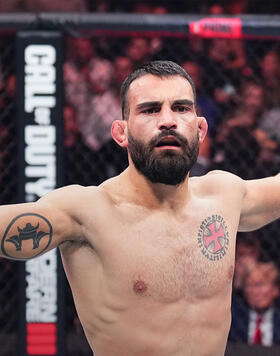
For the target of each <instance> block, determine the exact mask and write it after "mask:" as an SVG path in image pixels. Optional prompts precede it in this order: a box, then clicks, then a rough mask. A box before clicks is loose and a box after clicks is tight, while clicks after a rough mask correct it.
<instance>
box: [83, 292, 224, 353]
mask: <svg viewBox="0 0 280 356" xmlns="http://www.w3.org/2000/svg"><path fill="white" fill-rule="evenodd" d="M105 299H106V298H105ZM144 299H145V300H141V298H140V300H137V301H135V300H134V302H132V301H131V300H130V301H127V303H125V302H124V301H122V302H121V303H120V304H119V306H118V307H117V308H116V307H114V308H112V309H111V310H109V309H108V306H107V307H106V306H105V305H104V304H103V305H100V306H99V307H98V306H97V305H96V303H94V304H95V307H94V309H95V310H94V311H90V310H88V309H87V308H86V310H87V313H86V314H85V315H83V313H79V314H80V319H81V322H82V324H83V326H84V329H85V332H86V335H87V338H88V341H89V343H90V345H91V347H92V349H93V351H94V355H95V356H111V355H114V356H136V355H137V356H142V355H143V356H223V355H224V350H225V346H226V340H227V334H228V330H229V326H230V311H229V302H228V303H225V301H224V300H222V298H219V297H216V298H213V299H212V300H201V301H199V300H198V301H193V302H190V301H186V300H179V301H176V302H173V303H167V304H166V303H164V304H161V303H159V302H158V301H157V302H153V300H151V299H150V298H149V297H147V298H146V297H144ZM76 301H77V300H76ZM78 304H79V302H78ZM101 304H102V303H101ZM114 304H115V303H114ZM227 304H228V305H227ZM82 305H84V302H83V303H82ZM78 311H79V308H78ZM94 314H95V317H93V315H94ZM89 315H90V316H91V318H90V319H88V316H89ZM92 317H93V318H92ZM92 320H95V322H92Z"/></svg>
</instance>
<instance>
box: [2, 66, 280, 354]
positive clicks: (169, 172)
mask: <svg viewBox="0 0 280 356" xmlns="http://www.w3.org/2000/svg"><path fill="white" fill-rule="evenodd" d="M122 100H123V120H117V121H115V122H114V123H113V125H112V137H113V138H114V140H115V141H116V142H117V143H118V144H119V145H120V146H121V147H124V148H127V150H128V157H129V167H128V168H127V169H126V170H125V171H124V172H123V173H122V174H120V175H119V176H117V177H114V178H112V179H110V180H108V181H106V182H104V183H103V184H102V185H101V186H99V187H81V186H68V187H64V188H61V189H57V190H55V191H53V192H51V193H49V194H47V195H45V196H44V197H43V198H41V199H40V200H39V201H38V202H36V203H26V204H19V205H9V206H2V207H1V210H0V221H1V227H0V230H1V236H2V242H1V254H2V256H3V257H7V258H14V259H28V258H32V257H34V256H36V255H38V254H41V253H44V252H45V251H48V250H50V249H52V248H55V247H56V246H59V249H60V251H61V255H62V260H63V264H64V268H65V271H66V274H67V277H68V280H69V282H70V285H71V288H72V292H73V296H74V300H75V304H76V307H77V311H78V315H79V318H80V320H81V323H82V325H83V327H84V330H85V334H86V336H87V339H88V341H89V343H90V345H91V347H92V349H93V350H94V353H95V355H96V356H222V355H224V350H225V346H226V341H227V335H228V331H229V327H230V322H231V316H230V303H231V285H232V276H233V270H234V254H235V236H236V232H237V231H238V230H239V231H248V230H253V229H257V228H259V227H261V226H263V225H265V224H268V223H269V222H271V221H273V220H275V219H277V218H279V216H280V175H277V176H275V177H271V178H266V179H261V180H254V181H243V180H242V179H240V178H238V177H236V176H234V175H232V174H230V173H225V172H212V173H209V174H207V175H205V176H203V177H198V178H191V179H190V178H189V170H190V168H191V166H192V165H193V164H194V162H195V161H196V158H197V154H198V147H199V145H200V144H201V143H202V142H203V139H204V138H205V135H206V132H207V122H206V120H205V118H203V117H198V116H197V114H196V110H195V90H194V86H193V83H192V80H191V79H190V77H189V76H188V75H187V74H186V72H185V71H184V70H183V69H182V68H181V67H180V66H178V65H176V64H175V63H172V62H168V61H160V62H152V63H150V64H149V65H146V66H143V67H142V68H141V69H138V70H136V71H135V72H134V73H133V74H132V75H130V76H129V77H128V78H127V79H126V81H125V83H124V85H123V87H122ZM240 159H242V157H240ZM38 224H39V225H38ZM34 231H35V233H34ZM30 237H32V238H30Z"/></svg>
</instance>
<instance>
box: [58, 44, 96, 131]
mask: <svg viewBox="0 0 280 356" xmlns="http://www.w3.org/2000/svg"><path fill="white" fill-rule="evenodd" d="M67 47H68V51H67V53H70V55H69V56H68V58H67V61H66V62H65V64H64V67H63V70H64V87H65V98H66V104H67V105H69V106H70V107H72V108H73V109H74V110H75V115H76V119H77V122H78V124H79V126H81V125H83V124H84V122H86V121H87V120H88V110H89V109H88V107H89V102H90V99H91V93H89V88H88V73H89V63H90V61H91V60H92V58H93V56H94V53H95V50H94V47H93V44H92V42H91V40H89V39H85V38H75V39H73V38H71V39H68V42H67Z"/></svg>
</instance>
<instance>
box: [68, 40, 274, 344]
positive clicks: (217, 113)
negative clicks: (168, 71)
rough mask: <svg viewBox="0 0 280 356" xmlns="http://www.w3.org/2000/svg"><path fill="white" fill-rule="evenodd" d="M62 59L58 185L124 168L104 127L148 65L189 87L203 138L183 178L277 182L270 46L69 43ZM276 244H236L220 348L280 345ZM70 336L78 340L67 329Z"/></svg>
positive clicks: (256, 236)
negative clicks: (227, 174)
mask: <svg viewBox="0 0 280 356" xmlns="http://www.w3.org/2000/svg"><path fill="white" fill-rule="evenodd" d="M66 54H67V57H66V61H65V64H64V79H65V99H66V100H65V109H64V123H65V147H66V151H65V152H66V158H67V160H66V161H67V162H68V164H69V166H68V168H67V169H66V171H67V172H68V182H67V183H73V182H74V183H81V184H86V185H87V184H99V183H101V182H102V181H103V180H104V179H107V178H109V177H111V176H113V175H116V174H118V173H120V172H121V171H122V170H123V169H124V168H125V167H126V165H127V154H126V152H125V151H123V150H122V149H120V148H119V147H118V146H117V145H116V144H115V143H114V141H113V140H112V139H111V136H110V127H111V124H112V121H113V120H115V119H119V118H121V101H120V96H119V91H120V86H121V84H122V82H123V80H124V78H125V77H126V76H127V75H128V74H129V73H130V72H131V71H132V70H133V69H135V68H136V67H137V66H138V65H140V64H141V63H144V62H147V61H149V60H156V59H171V60H174V61H176V62H177V63H179V64H181V65H182V66H183V67H184V68H185V69H186V71H187V72H188V73H189V74H190V75H191V77H192V78H193V80H194V82H195V85H196V89H197V112H198V114H199V115H203V116H205V117H206V118H207V120H208V124H209V134H208V136H207V139H206V140H205V142H204V144H203V146H202V147H201V149H200V153H199V159H198V162H197V163H196V165H195V166H194V168H193V170H192V172H191V174H192V175H202V174H204V173H207V172H208V171H209V170H212V169H224V170H227V171H231V172H233V173H235V174H237V175H239V176H241V177H242V178H244V179H254V178H261V177H266V176H270V175H273V174H276V173H278V172H279V163H280V135H279V133H280V80H279V79H280V55H279V54H280V47H279V45H278V43H277V42H275V43H273V42H267V43H266V44H264V43H262V46H259V44H258V45H256V44H255V43H253V42H245V41H242V40H232V39H230V40H227V39H211V40H207V41H204V40H202V39H201V38H198V37H197V38H185V39H174V38H173V39H166V38H160V37H137V36H135V37H130V38H127V37H125V38H117V39H114V38H112V37H110V38H108V37H107V38H106V37H102V38H100V37H93V38H73V37H69V38H68V40H67V43H66ZM85 167H86V168H85ZM263 237H264V238H263ZM279 237H280V235H279V223H278V225H277V226H276V227H275V225H272V227H269V229H268V230H265V231H259V232H258V233H257V232H254V233H243V234H240V235H239V236H238V243H237V250H236V271H235V275H234V285H233V304H232V308H233V315H234V316H233V322H232V328H231V332H230V336H229V340H230V341H233V342H235V341H237V342H245V343H248V344H259V345H263V346H272V345H275V344H280V327H279V326H280V325H278V323H279V324H280V304H279V300H278V296H279V271H278V269H279V250H280V239H279ZM269 239H272V240H273V241H270V240H269ZM75 327H76V328H77V330H79V323H78V322H77V320H76V321H75ZM256 334H257V335H258V336H256Z"/></svg>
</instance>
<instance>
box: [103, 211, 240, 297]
mask: <svg viewBox="0 0 280 356" xmlns="http://www.w3.org/2000/svg"><path fill="white" fill-rule="evenodd" d="M197 215H199V216H196V214H195V213H194V214H193V216H192V218H191V219H190V218H188V219H186V220H182V221H176V220H174V219H171V218H168V217H166V216H165V217H162V216H148V217H145V218H143V219H140V220H139V221H134V223H130V222H129V221H127V222H125V223H124V222H123V223H122V224H117V223H116V224H115V226H114V229H113V231H111V232H110V236H111V238H110V241H109V236H107V234H106V238H105V239H104V241H108V243H107V242H106V243H104V245H103V249H104V250H103V252H104V254H103V261H104V268H105V271H106V273H107V276H108V279H109V280H110V281H112V283H113V284H116V285H115V286H114V287H115V288H116V289H118V288H120V290H121V291H124V290H125V291H126V292H127V293H132V294H134V295H138V296H149V297H152V298H154V299H156V300H161V301H176V300H179V299H182V298H190V299H192V298H194V299H195V298H209V297H212V296H215V295H217V294H219V293H225V291H226V290H228V291H229V290H230V288H231V282H232V276H233V266H234V244H235V235H236V229H237V223H236V221H234V219H232V218H231V219H227V218H226V217H224V216H222V215H221V214H219V213H218V214H211V213H209V212H208V214H207V213H206V215H204V214H202V215H201V216H200V214H197ZM108 256H110V257H109V258H108Z"/></svg>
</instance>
